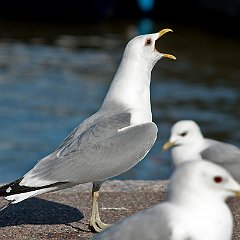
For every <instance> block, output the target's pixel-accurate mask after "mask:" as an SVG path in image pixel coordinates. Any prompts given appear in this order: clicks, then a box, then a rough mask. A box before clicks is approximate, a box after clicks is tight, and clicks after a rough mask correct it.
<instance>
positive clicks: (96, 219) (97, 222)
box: [89, 182, 110, 232]
mask: <svg viewBox="0 0 240 240" xmlns="http://www.w3.org/2000/svg"><path fill="white" fill-rule="evenodd" d="M101 185H102V182H101V183H99V182H97V183H93V188H92V216H91V218H90V223H89V226H90V227H91V228H93V229H94V230H95V231H96V232H101V231H102V230H103V229H105V228H107V227H108V226H110V224H105V223H103V222H102V221H101V219H100V216H99V210H98V197H99V190H100V187H101Z"/></svg>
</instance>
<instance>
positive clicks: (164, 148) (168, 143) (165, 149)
mask: <svg viewBox="0 0 240 240" xmlns="http://www.w3.org/2000/svg"><path fill="white" fill-rule="evenodd" d="M173 145H174V143H173V142H170V141H168V142H166V143H165V144H164V145H163V148H162V150H163V151H167V150H168V149H169V148H171V147H172V146H173Z"/></svg>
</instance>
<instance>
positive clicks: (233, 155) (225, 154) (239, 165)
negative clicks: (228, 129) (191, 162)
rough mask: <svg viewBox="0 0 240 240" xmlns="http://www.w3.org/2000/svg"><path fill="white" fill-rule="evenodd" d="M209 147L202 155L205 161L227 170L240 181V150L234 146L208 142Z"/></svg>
mask: <svg viewBox="0 0 240 240" xmlns="http://www.w3.org/2000/svg"><path fill="white" fill-rule="evenodd" d="M208 143H209V147H207V148H206V149H204V150H203V151H202V152H201V153H200V154H201V156H202V158H203V159H206V160H208V161H211V162H214V163H216V164H219V165H221V166H223V167H224V168H226V169H227V170H228V171H229V172H230V173H231V174H232V175H233V177H234V178H235V179H237V180H240V149H239V148H238V147H236V146H234V145H231V144H227V143H222V142H218V141H213V140H208Z"/></svg>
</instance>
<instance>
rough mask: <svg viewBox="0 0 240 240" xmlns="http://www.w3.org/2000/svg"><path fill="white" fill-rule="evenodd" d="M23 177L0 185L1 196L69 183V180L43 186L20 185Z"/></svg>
mask: <svg viewBox="0 0 240 240" xmlns="http://www.w3.org/2000/svg"><path fill="white" fill-rule="evenodd" d="M22 179H23V178H20V179H17V180H15V181H13V182H11V183H8V184H6V185H3V186H1V187H0V197H7V196H10V195H15V194H20V193H26V192H31V191H35V190H40V189H44V188H51V187H56V186H58V185H62V184H66V183H68V182H56V183H53V184H49V185H45V186H41V187H27V186H22V185H19V183H20V182H21V181H22Z"/></svg>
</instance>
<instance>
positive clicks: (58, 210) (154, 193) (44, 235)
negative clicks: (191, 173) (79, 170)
mask: <svg viewBox="0 0 240 240" xmlns="http://www.w3.org/2000/svg"><path fill="white" fill-rule="evenodd" d="M166 185H167V182H166V181H117V180H114V181H107V182H105V183H104V185H103V186H102V189H101V194H100V199H99V201H100V202H99V205H100V214H101V217H102V219H103V221H104V222H108V223H112V222H115V221H117V220H119V219H122V218H124V217H125V216H129V215H131V214H133V213H136V212H138V211H140V210H142V209H145V208H147V207H150V206H152V205H154V204H157V203H159V202H161V201H163V200H164V199H165V198H166V190H167V187H166ZM3 202H4V201H3V200H2V199H1V200H0V206H1V205H2V204H3ZM229 204H230V207H231V208H232V210H233V213H234V219H235V229H234V237H233V239H234V240H237V239H240V233H239V229H240V223H239V222H240V221H239V220H240V201H239V200H237V199H231V200H229ZM90 211H91V184H83V185H79V186H77V187H74V188H72V189H67V190H64V191H59V192H55V193H48V194H43V195H41V196H39V197H36V198H32V199H28V200H26V201H24V202H21V203H19V204H16V205H12V206H10V207H9V208H7V209H5V210H4V211H2V212H0V236H1V239H11V240H15V239H19V240H20V239H21V240H24V239H31V240H32V239H53V240H55V239H56V240H59V239H61V240H63V239H80V240H85V239H90V238H91V237H92V235H93V233H91V232H90V231H89V230H88V225H87V223H88V219H89V215H90Z"/></svg>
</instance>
